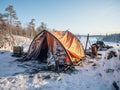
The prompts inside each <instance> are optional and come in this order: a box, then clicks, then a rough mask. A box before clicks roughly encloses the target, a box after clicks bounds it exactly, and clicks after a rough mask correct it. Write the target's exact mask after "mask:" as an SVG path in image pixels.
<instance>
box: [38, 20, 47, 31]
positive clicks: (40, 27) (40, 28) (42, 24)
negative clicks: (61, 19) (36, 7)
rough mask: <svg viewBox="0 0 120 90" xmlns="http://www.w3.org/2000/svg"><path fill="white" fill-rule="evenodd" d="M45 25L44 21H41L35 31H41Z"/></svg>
mask: <svg viewBox="0 0 120 90" xmlns="http://www.w3.org/2000/svg"><path fill="white" fill-rule="evenodd" d="M46 29H47V26H46V24H45V23H44V22H41V25H40V26H39V27H38V28H37V32H38V33H39V32H41V31H42V30H46Z"/></svg>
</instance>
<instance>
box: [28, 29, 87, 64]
mask: <svg viewBox="0 0 120 90" xmlns="http://www.w3.org/2000/svg"><path fill="white" fill-rule="evenodd" d="M45 38H46V39H45ZM44 40H46V43H44ZM45 45H48V48H49V50H48V53H51V54H52V55H55V57H56V58H55V59H56V60H58V61H59V62H62V63H69V64H75V63H76V62H78V61H79V60H81V59H82V58H83V57H84V56H85V54H84V49H83V46H82V44H81V42H80V41H79V40H78V39H77V38H76V37H75V36H74V35H73V34H72V33H71V32H69V31H46V30H43V31H42V32H40V33H39V34H38V35H37V36H36V37H35V38H34V39H33V41H32V43H31V45H30V47H29V50H28V55H27V57H31V58H32V57H34V58H37V57H38V56H39V53H40V51H41V49H42V48H43V47H44V48H45V47H46V46H45Z"/></svg>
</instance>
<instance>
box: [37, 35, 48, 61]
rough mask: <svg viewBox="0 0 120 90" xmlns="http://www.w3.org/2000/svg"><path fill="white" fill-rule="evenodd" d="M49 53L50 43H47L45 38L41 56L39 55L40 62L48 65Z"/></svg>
mask: <svg viewBox="0 0 120 90" xmlns="http://www.w3.org/2000/svg"><path fill="white" fill-rule="evenodd" d="M47 53H48V43H47V38H46V37H45V38H44V40H43V43H42V46H41V51H40V54H39V55H38V60H39V61H40V62H41V63H47Z"/></svg>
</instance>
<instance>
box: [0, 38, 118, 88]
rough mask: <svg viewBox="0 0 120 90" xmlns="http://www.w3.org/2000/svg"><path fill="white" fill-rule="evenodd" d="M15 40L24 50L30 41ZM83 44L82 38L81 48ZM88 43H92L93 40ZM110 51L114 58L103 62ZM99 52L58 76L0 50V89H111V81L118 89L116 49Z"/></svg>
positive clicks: (84, 39)
mask: <svg viewBox="0 0 120 90" xmlns="http://www.w3.org/2000/svg"><path fill="white" fill-rule="evenodd" d="M19 38H20V40H19V41H20V42H21V44H19V45H22V46H23V47H24V49H25V51H27V49H28V46H29V44H30V42H31V40H29V39H27V41H25V40H26V39H25V38H24V37H19ZM22 40H23V41H22ZM85 41H86V38H83V39H82V43H84V45H85ZM22 42H25V43H24V44H22ZM91 42H93V43H94V42H95V38H93V39H91ZM113 44H114V43H111V45H113ZM114 45H115V44H114ZM110 51H115V52H116V53H117V57H112V58H111V59H106V57H107V55H108V53H109V52H110ZM99 53H101V54H102V57H101V58H94V59H91V58H89V57H88V58H87V60H86V61H84V62H83V66H76V67H75V71H72V72H66V73H63V72H62V73H60V74H58V73H56V72H53V71H43V70H41V69H40V67H41V65H40V64H39V63H38V62H37V61H29V62H24V63H22V62H18V61H15V59H16V58H15V57H12V56H11V54H12V51H11V50H9V49H6V50H5V49H0V63H1V64H0V90H115V88H114V87H113V82H114V81H115V82H116V83H117V85H118V86H119V87H120V47H119V46H115V48H113V49H109V50H107V51H100V52H99ZM36 70H37V71H36Z"/></svg>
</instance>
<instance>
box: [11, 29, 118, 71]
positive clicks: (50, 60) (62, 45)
mask: <svg viewBox="0 0 120 90" xmlns="http://www.w3.org/2000/svg"><path fill="white" fill-rule="evenodd" d="M88 43H90V40H89V34H88V36H87V40H86V46H85V49H84V48H83V46H82V44H81V42H80V40H78V39H77V37H75V35H73V34H72V33H71V32H69V31H46V30H43V31H42V32H40V33H39V34H38V35H36V37H35V38H34V39H33V41H32V42H31V44H30V46H29V49H28V52H27V54H26V55H25V56H24V57H22V58H21V59H19V61H22V62H24V61H29V60H36V61H38V62H39V63H40V65H41V64H44V65H45V66H46V67H47V69H49V70H53V71H58V72H61V71H66V70H69V69H73V67H74V66H75V65H80V66H83V65H84V64H85V63H91V61H90V59H92V58H96V59H99V58H98V57H102V54H100V53H99V51H106V50H108V49H109V48H112V46H108V45H105V44H104V42H103V41H97V42H96V43H93V44H92V45H90V46H91V47H90V48H89V49H87V46H88ZM13 51H14V52H13V54H14V56H15V55H16V56H19V55H22V53H23V48H22V47H14V49H13ZM114 56H115V57H117V55H116V52H114V51H111V52H110V53H109V54H108V55H107V59H110V58H112V57H114ZM46 67H45V68H46Z"/></svg>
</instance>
